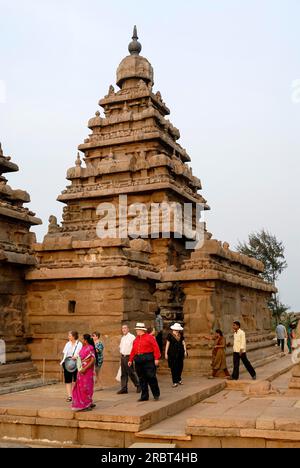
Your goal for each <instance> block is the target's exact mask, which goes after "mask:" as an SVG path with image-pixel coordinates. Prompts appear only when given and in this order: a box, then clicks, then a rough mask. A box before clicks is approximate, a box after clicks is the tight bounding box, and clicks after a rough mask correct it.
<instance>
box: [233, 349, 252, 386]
mask: <svg viewBox="0 0 300 468" xmlns="http://www.w3.org/2000/svg"><path fill="white" fill-rule="evenodd" d="M240 359H241V360H242V363H243V364H244V366H245V367H246V369H247V371H248V372H249V374H250V375H251V377H255V376H256V372H255V370H254V369H253V367H252V366H251V363H250V361H249V360H248V358H247V354H246V353H243V354H242V355H240V353H233V372H232V378H233V380H238V378H239V375H240Z"/></svg>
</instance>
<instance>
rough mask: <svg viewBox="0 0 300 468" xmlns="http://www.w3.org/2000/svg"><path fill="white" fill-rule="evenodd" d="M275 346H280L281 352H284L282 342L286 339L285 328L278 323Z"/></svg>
mask: <svg viewBox="0 0 300 468" xmlns="http://www.w3.org/2000/svg"><path fill="white" fill-rule="evenodd" d="M275 331H276V336H277V345H278V346H281V351H282V352H284V340H285V339H286V338H287V332H286V328H285V326H284V325H283V324H282V323H281V322H280V323H279V325H277V327H276V330H275Z"/></svg>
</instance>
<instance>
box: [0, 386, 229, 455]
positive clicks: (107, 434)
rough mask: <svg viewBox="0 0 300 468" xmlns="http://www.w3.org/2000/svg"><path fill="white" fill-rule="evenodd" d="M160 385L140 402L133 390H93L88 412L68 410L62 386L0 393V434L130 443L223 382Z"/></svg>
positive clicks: (85, 442) (60, 440) (116, 444)
mask: <svg viewBox="0 0 300 468" xmlns="http://www.w3.org/2000/svg"><path fill="white" fill-rule="evenodd" d="M160 388H161V399H160V400H159V401H154V400H153V399H152V398H150V400H149V401H147V402H142V403H141V402H138V401H137V398H138V396H137V394H136V393H135V392H134V391H132V392H131V391H130V392H129V393H128V394H127V395H117V393H116V390H117V388H110V389H105V390H103V391H101V392H96V393H95V396H94V402H95V403H96V405H97V406H96V408H95V409H94V410H93V411H91V412H86V413H74V412H72V410H71V409H70V405H69V404H67V403H66V402H65V388H64V386H63V385H55V386H53V387H51V388H50V387H48V388H47V387H45V388H41V389H35V390H30V391H27V392H25V393H21V394H14V395H7V396H6V397H5V398H4V397H0V437H5V436H6V437H8V436H9V437H16V436H17V437H18V438H21V439H20V440H23V438H24V437H27V438H30V439H32V440H31V442H32V444H35V443H36V440H42V441H43V440H47V441H48V442H50V443H51V444H56V445H57V444H62V443H63V442H64V441H69V444H70V446H72V447H73V446H78V445H80V446H85V445H91V446H94V447H96V446H105V447H109V448H114V447H115V448H124V447H129V446H130V445H131V444H132V443H134V442H137V441H136V440H134V437H135V433H137V432H139V431H141V430H144V429H147V428H149V427H150V426H152V425H153V424H157V423H159V422H161V421H163V420H165V419H168V418H169V417H170V416H173V415H175V414H177V413H179V412H181V411H183V410H184V409H186V408H190V407H191V406H193V405H194V404H196V403H198V402H199V401H202V400H203V399H205V398H208V397H209V396H211V395H215V394H216V393H217V392H219V391H220V390H221V389H224V388H225V382H224V381H222V380H218V381H215V382H210V381H208V380H207V379H205V378H202V379H189V378H186V379H185V381H184V385H183V386H182V387H180V388H179V387H178V388H176V389H173V388H172V384H171V381H170V379H169V378H163V377H162V378H161V380H160ZM138 442H143V441H138ZM150 442H151V441H150ZM160 442H161V441H160ZM163 442H164V441H163ZM164 443H165V442H164ZM168 443H169V441H168ZM172 443H173V442H172Z"/></svg>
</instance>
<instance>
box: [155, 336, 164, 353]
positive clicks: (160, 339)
mask: <svg viewBox="0 0 300 468" xmlns="http://www.w3.org/2000/svg"><path fill="white" fill-rule="evenodd" d="M156 342H157V344H158V347H159V350H160V354H161V355H162V351H163V333H162V331H161V332H159V333H158V334H157V335H156Z"/></svg>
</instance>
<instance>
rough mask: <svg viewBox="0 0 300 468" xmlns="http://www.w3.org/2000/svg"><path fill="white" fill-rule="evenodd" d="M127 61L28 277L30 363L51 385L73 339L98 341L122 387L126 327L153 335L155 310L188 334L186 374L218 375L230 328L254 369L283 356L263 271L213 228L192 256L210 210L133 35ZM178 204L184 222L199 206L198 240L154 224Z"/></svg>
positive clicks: (193, 218) (92, 125) (110, 374)
mask: <svg viewBox="0 0 300 468" xmlns="http://www.w3.org/2000/svg"><path fill="white" fill-rule="evenodd" d="M129 52H130V55H128V56H127V57H125V58H124V59H123V60H122V62H121V63H120V65H119V67H118V70H117V80H116V82H117V86H118V88H119V89H118V90H115V88H114V87H113V86H110V87H109V90H108V94H107V95H106V96H105V97H104V98H103V99H101V100H100V102H99V104H100V106H101V107H102V109H103V110H102V112H103V113H102V114H101V113H100V111H99V110H97V112H96V113H95V116H94V117H92V118H91V119H90V120H89V122H88V127H89V129H90V134H89V136H88V137H87V138H86V139H85V140H84V142H83V143H82V144H80V145H79V147H78V149H79V151H80V153H78V155H77V158H76V161H75V166H74V167H72V168H70V169H68V171H67V179H68V181H69V185H68V186H67V187H66V189H65V190H63V192H62V193H61V194H60V195H59V197H58V200H59V201H60V202H61V203H63V204H64V208H63V216H62V222H61V223H58V222H57V219H56V218H55V217H54V216H50V218H49V228H48V233H47V235H46V236H45V238H44V241H43V242H42V243H40V244H36V245H35V247H34V250H35V256H36V259H37V265H36V266H35V267H33V268H32V269H31V270H30V271H28V272H27V273H26V281H27V289H28V297H27V300H28V322H29V327H30V332H31V334H32V336H33V342H32V343H31V345H30V351H31V353H32V358H33V360H34V362H35V363H36V364H37V366H38V367H39V369H40V370H41V368H42V362H43V359H45V360H46V373H47V375H48V376H51V377H54V376H57V377H59V375H60V368H59V365H58V363H59V359H60V356H61V351H62V349H63V345H64V343H65V340H66V337H67V333H68V331H69V330H71V329H77V331H78V332H79V333H80V334H83V333H87V332H93V331H100V333H101V334H102V338H103V341H104V344H105V356H104V368H103V379H104V380H105V381H106V382H110V383H112V382H115V380H114V378H115V375H116V372H117V369H118V366H119V349H118V346H119V340H120V328H121V324H122V323H125V322H129V324H130V326H131V328H132V329H133V327H134V324H135V322H136V321H145V322H146V324H147V325H149V326H150V325H151V324H153V321H154V318H155V314H154V313H155V311H156V310H157V308H158V307H160V308H161V311H162V315H163V317H164V319H165V333H167V332H168V327H169V326H170V324H171V323H172V322H174V321H179V322H181V323H182V324H183V325H184V327H185V336H186V341H187V344H188V348H189V358H188V359H187V361H186V364H185V370H186V372H193V373H196V374H197V373H198V374H208V373H209V372H210V359H211V348H209V345H208V344H207V341H205V340H204V336H205V335H207V334H210V333H211V332H212V331H213V330H214V329H215V328H218V327H221V328H222V329H223V330H224V332H225V335H226V337H227V340H228V345H229V346H230V345H231V341H232V335H231V325H232V321H233V320H240V321H241V323H242V327H243V328H244V329H245V330H246V332H247V336H248V345H249V346H248V350H249V353H250V358H251V359H252V355H253V357H255V358H257V359H261V358H263V357H266V356H268V355H271V354H274V346H273V341H272V336H271V322H270V312H269V310H268V309H267V300H268V299H269V298H270V296H271V294H272V292H273V291H274V290H275V289H274V287H273V285H270V284H267V283H265V282H264V281H263V280H262V279H261V278H260V273H261V272H262V271H263V265H262V264H261V263H260V262H257V261H256V260H254V259H250V258H248V257H245V256H243V255H240V254H238V253H236V252H233V251H231V250H230V249H229V245H228V244H227V243H222V242H220V241H217V240H215V239H213V238H212V235H211V234H210V233H209V232H208V231H207V230H206V226H205V225H203V239H202V243H201V245H200V246H199V248H197V249H194V250H192V249H191V250H189V249H187V248H186V242H187V241H191V240H195V226H197V223H198V221H199V213H197V207H198V206H201V209H202V211H203V210H209V206H208V205H207V202H206V200H205V199H204V198H203V196H202V195H201V194H200V193H199V192H200V191H201V189H202V185H201V181H200V180H199V179H198V178H197V177H195V176H194V175H193V172H192V169H191V167H190V166H189V162H190V157H189V155H188V154H187V151H186V150H185V149H184V148H182V147H181V145H180V144H179V143H178V140H179V138H180V132H179V130H178V129H177V128H176V127H174V126H173V124H172V123H171V122H170V121H169V120H168V119H167V118H166V116H168V115H169V114H170V111H169V109H168V107H167V106H166V104H165V103H164V101H163V99H162V96H161V93H160V92H156V93H154V91H153V86H154V78H153V76H154V75H153V68H152V66H151V64H150V63H149V62H148V60H147V59H146V58H144V57H142V56H141V55H140V52H141V44H140V43H139V42H138V38H137V32H136V30H134V34H133V38H132V42H131V43H130V45H129ZM120 197H123V198H122V199H120ZM171 204H176V205H177V206H179V207H180V208H181V210H179V213H180V215H179V217H180V219H181V221H182V218H183V216H184V214H185V211H184V208H185V207H186V206H187V205H189V206H192V209H191V211H190V212H189V218H188V219H189V221H190V224H189V225H190V226H191V229H190V230H184V231H183V232H180V229H179V228H178V223H177V221H178V219H177V218H178V217H177V215H176V216H175V215H174V213H173V216H171V217H170V221H171V223H170V230H169V232H167V230H166V228H165V220H166V219H168V214H167V213H166V211H164V210H162V211H161V212H159V215H158V218H156V219H155V220H154V221H153V218H152V209H153V207H154V206H156V207H157V206H159V208H162V207H163V206H169V205H171ZM125 205H126V206H125ZM125 208H126V209H125ZM177 214H178V212H177ZM185 220H186V219H185ZM99 223H100V224H99ZM104 227H105V228H107V229H106V231H105V232H106V235H100V234H101V232H102V234H103V229H104ZM128 228H129V229H128ZM166 234H168V235H166ZM179 234H181V235H179ZM228 353H230V348H228Z"/></svg>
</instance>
